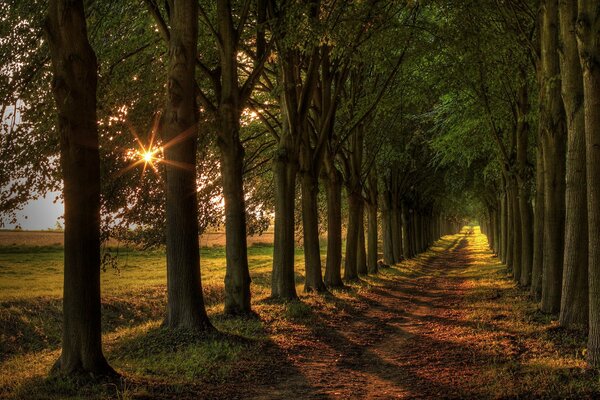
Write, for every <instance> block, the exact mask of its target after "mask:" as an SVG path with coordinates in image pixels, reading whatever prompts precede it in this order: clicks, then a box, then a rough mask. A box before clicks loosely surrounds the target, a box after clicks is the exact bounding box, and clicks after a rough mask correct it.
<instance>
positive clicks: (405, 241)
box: [401, 202, 412, 260]
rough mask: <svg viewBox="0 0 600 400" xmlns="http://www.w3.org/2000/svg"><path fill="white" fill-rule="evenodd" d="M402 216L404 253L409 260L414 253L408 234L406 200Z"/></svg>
mask: <svg viewBox="0 0 600 400" xmlns="http://www.w3.org/2000/svg"><path fill="white" fill-rule="evenodd" d="M401 207H402V208H401V218H402V255H403V256H404V259H405V260H408V259H409V258H410V257H411V256H412V254H411V253H410V239H409V234H408V207H407V206H406V203H405V202H402V205H401Z"/></svg>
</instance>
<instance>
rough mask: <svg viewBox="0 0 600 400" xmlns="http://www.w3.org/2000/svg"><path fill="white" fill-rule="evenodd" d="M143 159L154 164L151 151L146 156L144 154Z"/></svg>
mask: <svg viewBox="0 0 600 400" xmlns="http://www.w3.org/2000/svg"><path fill="white" fill-rule="evenodd" d="M142 158H143V159H144V162H146V163H149V162H152V159H153V158H154V156H153V155H152V152H151V151H147V152H145V153H144V154H142Z"/></svg>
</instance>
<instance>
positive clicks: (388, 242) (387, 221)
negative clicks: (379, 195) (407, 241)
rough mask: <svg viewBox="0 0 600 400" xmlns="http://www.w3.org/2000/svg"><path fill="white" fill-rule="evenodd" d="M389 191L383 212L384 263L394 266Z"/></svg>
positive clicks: (385, 193) (386, 193)
mask: <svg viewBox="0 0 600 400" xmlns="http://www.w3.org/2000/svg"><path fill="white" fill-rule="evenodd" d="M391 203H392V202H391V195H390V192H389V191H387V190H386V191H384V192H383V212H382V218H381V219H382V231H383V262H384V263H385V264H387V265H394V247H393V242H394V234H393V232H392V226H393V223H392V204H391Z"/></svg>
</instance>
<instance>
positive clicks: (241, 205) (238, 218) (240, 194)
mask: <svg viewBox="0 0 600 400" xmlns="http://www.w3.org/2000/svg"><path fill="white" fill-rule="evenodd" d="M243 153H244V149H243V148H242V146H241V145H240V144H239V143H238V144H237V145H235V144H231V145H227V146H223V147H222V148H221V178H222V181H223V198H224V200H225V253H226V270H225V313H226V314H230V315H236V314H248V313H250V312H251V306H250V272H249V270H248V252H247V244H246V237H247V234H246V206H245V199H244V181H243V178H242V173H243V168H244V166H243Z"/></svg>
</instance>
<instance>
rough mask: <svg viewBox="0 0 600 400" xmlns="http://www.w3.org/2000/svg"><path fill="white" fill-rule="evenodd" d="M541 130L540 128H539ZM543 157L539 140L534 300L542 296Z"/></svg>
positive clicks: (535, 217)
mask: <svg viewBox="0 0 600 400" xmlns="http://www.w3.org/2000/svg"><path fill="white" fill-rule="evenodd" d="M540 129H541V128H540ZM543 159H544V155H543V149H542V144H541V139H539V144H538V147H537V154H536V165H535V185H536V189H535V210H534V215H533V264H532V266H531V290H530V293H531V295H532V296H533V298H534V299H536V300H539V299H540V298H541V296H542V271H543V269H544V160H543Z"/></svg>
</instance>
